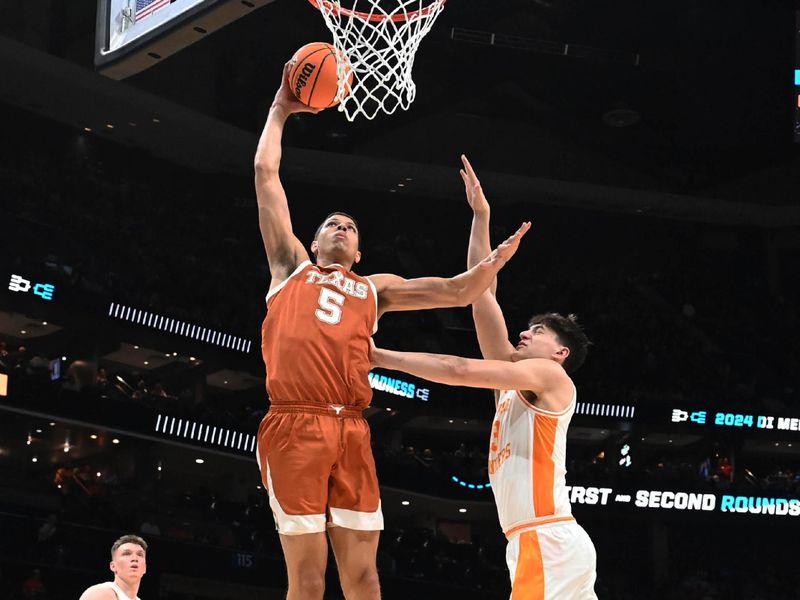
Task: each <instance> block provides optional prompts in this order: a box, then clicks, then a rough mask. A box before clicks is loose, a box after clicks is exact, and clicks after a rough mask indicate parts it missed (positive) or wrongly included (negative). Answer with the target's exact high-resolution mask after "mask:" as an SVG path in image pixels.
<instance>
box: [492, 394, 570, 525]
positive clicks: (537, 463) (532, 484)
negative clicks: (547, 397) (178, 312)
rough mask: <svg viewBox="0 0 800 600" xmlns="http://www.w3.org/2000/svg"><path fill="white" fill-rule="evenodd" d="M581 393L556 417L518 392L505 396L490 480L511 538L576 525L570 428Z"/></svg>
mask: <svg viewBox="0 0 800 600" xmlns="http://www.w3.org/2000/svg"><path fill="white" fill-rule="evenodd" d="M576 399H577V390H576V391H574V392H573V394H572V402H570V404H569V406H568V407H567V408H566V410H564V411H561V412H557V413H556V412H551V411H548V410H543V409H541V408H538V407H536V406H534V405H532V404H531V403H529V402H528V401H527V400H526V399H525V398H524V397H523V396H522V394H521V393H520V392H519V391H517V390H505V391H502V392H500V395H499V398H498V401H497V411H496V412H495V416H494V422H493V423H492V437H491V441H490V443H489V481H490V483H491V484H492V491H493V492H494V498H495V502H496V503H497V513H498V515H499V517H500V526H501V527H502V528H503V533H505V535H506V537H511V536H512V535H513V534H514V533H516V532H517V531H520V530H523V529H526V528H529V527H534V526H536V525H539V524H543V523H544V522H552V521H558V520H572V507H571V506H570V503H569V498H568V496H567V490H566V479H565V475H566V473H567V468H566V459H567V427H569V422H570V419H572V414H573V413H574V412H575V402H576Z"/></svg>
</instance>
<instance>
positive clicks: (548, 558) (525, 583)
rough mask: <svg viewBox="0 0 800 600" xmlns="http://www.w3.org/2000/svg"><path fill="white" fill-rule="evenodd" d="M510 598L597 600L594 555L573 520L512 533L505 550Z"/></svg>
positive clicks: (527, 599)
mask: <svg viewBox="0 0 800 600" xmlns="http://www.w3.org/2000/svg"><path fill="white" fill-rule="evenodd" d="M506 562H507V564H508V570H509V573H510V575H511V600H597V596H596V595H595V593H594V582H595V579H596V577H597V574H596V568H597V554H596V552H595V549H594V544H593V543H592V540H591V539H590V538H589V535H588V534H587V533H586V531H584V529H583V527H581V526H580V525H578V524H577V523H576V522H575V521H574V520H568V521H554V522H552V523H548V524H545V525H540V526H538V527H535V528H532V529H527V530H523V531H521V532H519V533H515V534H513V535H512V536H511V537H510V539H509V541H508V548H507V549H506Z"/></svg>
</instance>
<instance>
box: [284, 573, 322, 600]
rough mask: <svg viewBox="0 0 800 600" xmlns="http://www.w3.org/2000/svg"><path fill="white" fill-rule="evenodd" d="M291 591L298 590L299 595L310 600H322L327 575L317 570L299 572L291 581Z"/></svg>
mask: <svg viewBox="0 0 800 600" xmlns="http://www.w3.org/2000/svg"><path fill="white" fill-rule="evenodd" d="M289 588H290V591H292V592H296V593H297V597H299V598H307V599H309V600H317V599H319V600H321V599H322V596H323V594H324V593H325V576H324V575H323V574H321V573H317V572H316V571H305V572H300V573H298V574H297V575H296V576H295V577H294V578H293V581H289Z"/></svg>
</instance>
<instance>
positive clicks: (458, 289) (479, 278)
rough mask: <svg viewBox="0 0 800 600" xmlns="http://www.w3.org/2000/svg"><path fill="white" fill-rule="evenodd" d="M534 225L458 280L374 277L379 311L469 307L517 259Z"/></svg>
mask: <svg viewBox="0 0 800 600" xmlns="http://www.w3.org/2000/svg"><path fill="white" fill-rule="evenodd" d="M530 226H531V224H530V223H523V224H522V225H521V226H520V228H519V229H517V231H516V232H514V234H513V235H511V236H510V237H509V238H508V239H506V240H505V241H504V242H503V243H502V244H500V245H499V246H498V247H497V248H495V250H494V251H493V252H492V253H491V254H489V255H488V256H487V257H486V258H484V259H483V260H482V261H481V262H480V263H478V264H477V265H475V266H474V267H473V268H471V269H469V270H468V271H466V272H464V273H461V274H460V275H456V276H455V277H450V278H444V277H420V278H416V279H403V278H402V277H399V276H397V275H390V274H380V275H371V276H370V279H371V280H372V283H374V284H375V289H376V291H377V292H378V311H379V314H383V313H385V312H389V311H397V310H419V309H425V308H448V307H453V306H467V305H469V304H470V303H472V302H474V301H475V300H476V299H477V298H478V296H480V294H481V293H482V292H483V291H484V290H485V289H486V288H488V287H489V285H490V284H491V283H492V280H493V279H494V278H495V275H497V272H498V271H499V270H500V269H501V268H503V265H505V264H506V262H508V260H509V259H510V258H511V257H512V256H514V253H515V252H516V251H517V248H518V247H519V242H520V240H521V239H522V236H524V235H525V232H527V231H528V229H529V228H530Z"/></svg>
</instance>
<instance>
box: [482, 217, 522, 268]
mask: <svg viewBox="0 0 800 600" xmlns="http://www.w3.org/2000/svg"><path fill="white" fill-rule="evenodd" d="M530 228H531V223H530V221H526V222H524V223H523V224H522V225H520V228H519V229H517V230H516V231H515V232H514V235H512V236H510V237H509V238H508V239H506V241H504V242H503V243H502V244H500V245H499V246H498V247H497V248H495V249H494V251H493V252H492V253H491V254H490V255H489V256H487V257H486V258H484V259H483V261H481V263H480V265H481V267H483V268H488V267H491V266H493V265H495V264H496V263H498V262H500V263H501V265H502V264H505V263H506V262H508V261H509V260H510V259H511V257H512V256H514V253H515V252H516V251H517V248H519V242H520V240H521V239H522V236H524V235H525V234H526V233H527V232H528V230H529V229H530Z"/></svg>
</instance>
